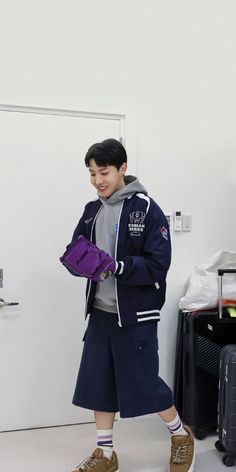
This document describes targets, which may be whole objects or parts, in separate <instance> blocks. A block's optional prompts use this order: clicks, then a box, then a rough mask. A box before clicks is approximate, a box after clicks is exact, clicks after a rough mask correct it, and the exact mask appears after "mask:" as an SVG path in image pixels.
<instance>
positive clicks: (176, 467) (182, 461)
mask: <svg viewBox="0 0 236 472" xmlns="http://www.w3.org/2000/svg"><path fill="white" fill-rule="evenodd" d="M184 429H185V431H187V433H188V436H183V435H178V436H177V435H173V436H172V438H171V443H172V444H171V456H170V472H193V467H194V459H195V447H194V436H193V433H192V431H191V429H190V428H189V427H188V426H185V425H184Z"/></svg>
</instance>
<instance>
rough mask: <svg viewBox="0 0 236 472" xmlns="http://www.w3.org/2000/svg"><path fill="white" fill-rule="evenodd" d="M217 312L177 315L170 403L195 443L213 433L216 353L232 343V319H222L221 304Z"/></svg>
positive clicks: (234, 326)
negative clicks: (186, 425)
mask: <svg viewBox="0 0 236 472" xmlns="http://www.w3.org/2000/svg"><path fill="white" fill-rule="evenodd" d="M230 272H232V270H230ZM233 272H235V270H233ZM223 273H224V272H223ZM219 275H220V278H221V276H222V275H223V274H219ZM219 311H220V313H219ZM219 311H218V310H217V311H212V310H209V311H199V312H197V311H195V312H183V311H181V310H180V311H179V318H178V330H177V340H176V357H175V374H174V391H173V393H174V402H175V405H176V408H177V410H178V412H179V414H180V416H181V418H182V420H183V421H184V423H186V424H188V425H190V426H191V427H192V429H193V432H194V434H195V437H196V438H198V439H204V438H205V437H206V435H207V432H208V431H216V429H217V405H218V384H219V367H220V353H221V349H222V347H223V346H225V345H226V344H229V343H234V342H235V340H236V322H235V319H231V318H230V317H224V316H223V309H222V304H220V310H219Z"/></svg>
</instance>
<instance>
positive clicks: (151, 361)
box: [136, 339, 159, 381]
mask: <svg viewBox="0 0 236 472" xmlns="http://www.w3.org/2000/svg"><path fill="white" fill-rule="evenodd" d="M158 372H159V356H158V341H157V339H156V340H155V341H153V342H149V341H146V340H144V341H142V340H140V341H137V343H136V378H137V379H138V380H145V381H147V380H148V381H153V380H156V379H157V377H158Z"/></svg>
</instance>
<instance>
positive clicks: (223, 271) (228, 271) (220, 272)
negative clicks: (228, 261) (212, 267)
mask: <svg viewBox="0 0 236 472" xmlns="http://www.w3.org/2000/svg"><path fill="white" fill-rule="evenodd" d="M224 274H236V269H218V275H219V276H220V277H222V275H224Z"/></svg>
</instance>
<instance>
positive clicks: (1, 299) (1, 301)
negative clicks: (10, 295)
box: [0, 298, 19, 308]
mask: <svg viewBox="0 0 236 472" xmlns="http://www.w3.org/2000/svg"><path fill="white" fill-rule="evenodd" d="M13 305H19V303H18V302H5V300H3V298H0V308H2V307H4V306H13Z"/></svg>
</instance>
